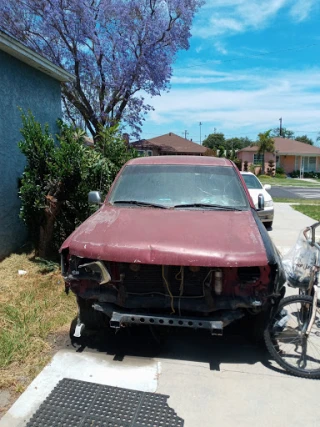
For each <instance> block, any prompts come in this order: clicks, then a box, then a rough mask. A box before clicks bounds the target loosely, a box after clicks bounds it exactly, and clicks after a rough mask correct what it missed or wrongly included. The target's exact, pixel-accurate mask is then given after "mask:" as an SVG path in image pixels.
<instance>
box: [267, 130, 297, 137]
mask: <svg viewBox="0 0 320 427" xmlns="http://www.w3.org/2000/svg"><path fill="white" fill-rule="evenodd" d="M271 136H273V137H279V136H282V137H283V138H288V139H294V132H293V131H292V130H289V129H286V128H281V135H280V128H274V129H272V130H271Z"/></svg>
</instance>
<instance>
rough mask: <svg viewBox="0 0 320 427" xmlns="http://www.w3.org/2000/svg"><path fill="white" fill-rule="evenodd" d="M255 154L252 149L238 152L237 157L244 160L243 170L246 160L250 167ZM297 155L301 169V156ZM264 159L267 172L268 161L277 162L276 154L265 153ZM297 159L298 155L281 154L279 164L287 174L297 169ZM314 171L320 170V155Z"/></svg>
mask: <svg viewBox="0 0 320 427" xmlns="http://www.w3.org/2000/svg"><path fill="white" fill-rule="evenodd" d="M253 155H254V152H252V151H242V152H238V153H237V157H238V158H239V159H240V160H241V161H242V170H244V166H243V164H244V162H245V161H247V162H248V168H249V166H250V165H251V164H252V163H253ZM297 157H298V167H297V169H300V156H297ZM264 159H265V171H266V172H267V169H268V161H269V160H274V162H276V156H275V155H274V154H272V153H265V156H264ZM295 159H296V156H294V155H281V156H280V162H279V166H280V167H282V168H283V169H284V171H285V173H286V174H289V173H291V172H293V171H294V170H295V169H296V165H295ZM314 172H320V156H318V157H317V163H316V170H315V171H314Z"/></svg>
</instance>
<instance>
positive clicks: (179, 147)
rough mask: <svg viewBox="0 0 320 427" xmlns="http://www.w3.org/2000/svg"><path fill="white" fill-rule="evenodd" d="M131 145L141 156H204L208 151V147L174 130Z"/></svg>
mask: <svg viewBox="0 0 320 427" xmlns="http://www.w3.org/2000/svg"><path fill="white" fill-rule="evenodd" d="M130 145H131V146H132V147H134V148H135V149H136V150H137V151H138V153H139V154H140V155H141V156H165V155H189V156H203V155H204V153H205V152H206V151H207V148H206V147H203V146H202V145H199V144H196V143H195V142H192V141H190V140H188V139H185V138H182V137H181V136H178V135H176V134H175V133H172V132H169V133H167V134H165V135H161V136H157V137H155V138H151V139H142V140H139V141H135V142H132V143H130Z"/></svg>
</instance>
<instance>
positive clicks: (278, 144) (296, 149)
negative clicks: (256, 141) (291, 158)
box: [239, 138, 320, 156]
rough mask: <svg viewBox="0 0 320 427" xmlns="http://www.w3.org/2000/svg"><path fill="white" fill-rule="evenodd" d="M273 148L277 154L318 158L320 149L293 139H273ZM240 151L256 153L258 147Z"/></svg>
mask: <svg viewBox="0 0 320 427" xmlns="http://www.w3.org/2000/svg"><path fill="white" fill-rule="evenodd" d="M273 140H274V146H275V149H276V152H277V154H286V155H290V154H291V155H303V154H304V155H316V156H320V148H319V147H315V146H314V145H309V144H305V143H304V142H300V141H296V140H294V139H288V138H273ZM242 151H251V152H256V151H258V147H257V146H256V145H255V146H252V147H251V146H249V147H245V148H243V149H242V150H239V152H242Z"/></svg>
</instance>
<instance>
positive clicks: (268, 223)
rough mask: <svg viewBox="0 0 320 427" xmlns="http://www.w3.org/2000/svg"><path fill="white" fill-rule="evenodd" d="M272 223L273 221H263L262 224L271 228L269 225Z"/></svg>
mask: <svg viewBox="0 0 320 427" xmlns="http://www.w3.org/2000/svg"><path fill="white" fill-rule="evenodd" d="M272 223H273V221H269V222H265V223H264V226H265V227H266V228H271V227H272Z"/></svg>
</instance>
